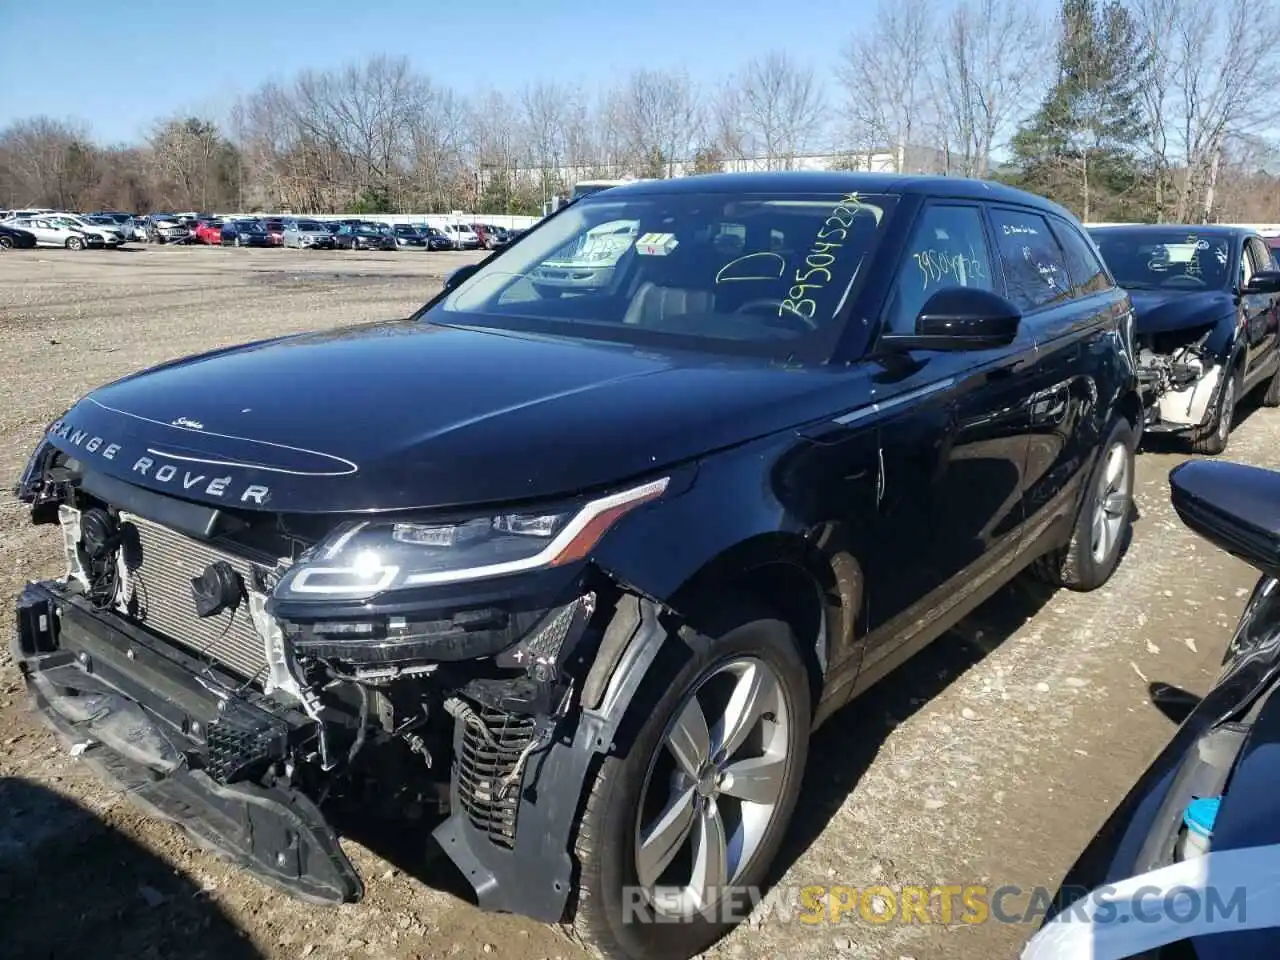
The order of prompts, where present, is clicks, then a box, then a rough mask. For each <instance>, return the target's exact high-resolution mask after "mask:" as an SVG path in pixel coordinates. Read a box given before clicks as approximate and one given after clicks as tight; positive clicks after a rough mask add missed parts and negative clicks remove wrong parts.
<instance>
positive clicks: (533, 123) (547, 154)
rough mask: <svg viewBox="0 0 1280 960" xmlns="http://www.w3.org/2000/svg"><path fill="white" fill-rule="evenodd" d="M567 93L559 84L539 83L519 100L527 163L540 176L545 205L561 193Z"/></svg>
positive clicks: (526, 90) (527, 89) (528, 88)
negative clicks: (551, 197) (553, 196)
mask: <svg viewBox="0 0 1280 960" xmlns="http://www.w3.org/2000/svg"><path fill="white" fill-rule="evenodd" d="M567 101H568V96H567V94H566V91H564V90H563V89H561V87H560V86H559V85H558V84H553V83H538V84H534V85H532V86H529V87H526V88H525V90H524V93H523V94H522V95H521V97H520V113H521V117H520V119H521V125H522V127H523V129H524V132H525V145H526V149H527V150H528V155H527V160H528V162H529V164H530V166H532V167H534V168H535V169H537V171H538V174H539V181H540V184H539V189H540V191H541V193H542V200H543V201H544V202H545V201H546V200H547V199H548V198H549V197H550V196H551V195H552V194H553V193H555V192H557V191H558V190H559V189H560V169H561V167H562V166H563V165H564V156H565V142H564V133H565V114H566V111H565V104H566V103H567Z"/></svg>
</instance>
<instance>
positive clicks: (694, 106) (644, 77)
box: [607, 70, 703, 177]
mask: <svg viewBox="0 0 1280 960" xmlns="http://www.w3.org/2000/svg"><path fill="white" fill-rule="evenodd" d="M607 109H608V110H609V111H610V112H611V113H612V114H613V119H614V121H615V122H616V123H617V124H618V127H619V131H620V132H621V134H622V138H623V142H624V143H625V144H626V152H627V155H628V156H627V159H628V161H629V163H630V165H631V167H632V168H633V169H634V170H635V171H636V172H638V173H643V174H645V175H646V176H659V177H670V176H674V174H675V172H676V163H677V162H678V161H684V160H688V159H690V158H691V157H692V155H693V152H694V150H695V149H696V148H697V145H698V141H699V139H700V137H701V132H702V123H703V116H702V110H701V108H700V104H699V100H698V96H697V94H696V92H695V90H694V88H693V84H692V82H691V81H690V79H689V77H688V75H687V74H683V73H671V72H668V71H658V70H637V71H636V72H635V73H633V74H631V76H630V77H628V78H627V80H626V81H624V82H623V84H622V86H621V87H620V88H619V89H618V90H616V91H615V92H614V93H613V94H612V96H611V97H610V102H609V106H608V108H607Z"/></svg>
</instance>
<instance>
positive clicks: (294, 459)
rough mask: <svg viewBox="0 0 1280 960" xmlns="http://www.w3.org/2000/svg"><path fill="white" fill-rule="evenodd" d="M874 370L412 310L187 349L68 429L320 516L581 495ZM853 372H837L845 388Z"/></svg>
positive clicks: (64, 437) (809, 408)
mask: <svg viewBox="0 0 1280 960" xmlns="http://www.w3.org/2000/svg"><path fill="white" fill-rule="evenodd" d="M858 377H859V375H858V374H855V373H851V372H849V371H847V370H845V371H842V372H840V373H839V374H838V375H837V374H835V372H833V371H831V370H827V369H825V368H810V369H796V368H791V369H784V368H781V367H778V366H775V365H771V364H769V363H767V362H764V361H755V360H751V361H739V360H728V359H719V358H712V357H708V356H705V355H699V354H692V353H684V354H675V353H671V354H667V353H654V352H643V351H640V350H637V349H635V348H633V347H628V346H620V345H605V344H594V343H586V342H582V341H570V340H561V339H552V338H536V337H531V336H523V335H515V334H508V333H499V332H485V331H477V330H474V329H462V328H456V327H444V326H437V325H434V324H428V323H422V322H414V321H408V320H405V321H396V322H392V323H381V324H374V325H364V326H360V327H351V328H346V329H343V330H336V331H329V332H323V333H315V334H304V335H301V336H295V337H289V338H283V339H278V340H271V341H265V342H261V343H256V344H249V345H245V346H242V347H235V348H231V349H228V350H223V351H217V352H214V353H211V354H204V355H201V356H197V357H192V358H188V359H186V360H180V361H175V362H173V363H170V364H167V365H165V366H162V367H157V368H154V369H152V370H150V371H146V372H143V373H140V374H135V375H134V376H132V377H129V378H126V379H124V380H120V381H117V382H115V383H113V384H110V385H108V386H106V387H103V388H101V389H99V390H97V391H95V392H93V393H91V394H90V395H88V396H87V397H85V398H84V399H83V400H81V401H80V402H79V403H77V404H76V405H75V406H74V407H73V408H72V409H71V410H69V411H68V412H67V414H66V415H65V416H64V418H63V419H62V420H61V421H59V422H58V423H56V424H54V425H53V426H52V427H51V428H50V439H51V441H52V442H53V443H54V444H55V446H57V447H59V448H60V449H62V450H65V451H68V452H72V453H73V454H74V455H75V456H76V457H77V458H79V459H80V460H81V461H82V462H83V463H84V464H85V465H86V466H87V467H88V468H89V469H96V470H99V471H102V472H104V473H107V474H110V475H112V476H115V477H117V478H119V479H122V480H126V481H128V482H131V483H135V484H138V485H140V486H144V487H148V488H150V489H154V490H161V491H164V492H167V493H171V494H173V495H176V496H180V497H184V498H186V499H189V500H195V501H198V502H202V503H210V504H216V505H223V506H229V507H232V506H234V507H240V508H245V509H269V510H277V511H282V512H296V513H319V512H344V511H366V510H388V509H406V508H416V507H423V508H430V507H449V506H459V505H465V504H479V503H491V502H519V501H525V500H535V499H541V498H552V497H559V496H570V495H573V494H576V493H578V492H581V491H589V490H595V489H599V488H603V487H607V486H609V485H612V484H615V483H620V482H623V481H626V480H629V479H631V478H633V477H639V476H643V475H646V474H650V473H652V472H653V471H656V470H660V469H662V468H664V467H666V466H669V465H671V464H674V463H677V462H680V461H685V460H689V459H691V458H695V457H697V456H699V455H701V454H704V453H707V452H710V451H712V450H715V449H717V448H723V447H727V446H731V445H734V444H737V443H740V442H744V441H746V440H749V439H752V438H754V437H758V436H763V435H765V434H768V433H772V432H775V431H777V430H781V429H785V428H787V427H789V426H794V425H797V424H800V423H803V422H805V421H807V420H812V419H817V418H820V417H822V416H824V415H826V414H827V413H829V412H830V409H831V403H832V402H833V401H832V400H831V398H830V391H831V390H832V389H833V388H838V389H839V390H840V396H841V405H842V406H846V407H847V406H853V405H854V404H855V402H856V399H857V398H856V396H855V395H856V394H857V393H858V391H859V389H862V390H865V391H866V393H867V395H869V392H870V382H869V380H867V381H865V383H864V385H863V386H862V387H859V386H856V385H855V384H854V383H853V382H852V381H856V380H857V379H858ZM837 381H838V387H837Z"/></svg>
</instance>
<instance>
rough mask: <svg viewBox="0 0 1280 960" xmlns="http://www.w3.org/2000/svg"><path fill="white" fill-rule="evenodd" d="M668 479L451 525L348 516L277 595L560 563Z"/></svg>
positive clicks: (361, 590)
mask: <svg viewBox="0 0 1280 960" xmlns="http://www.w3.org/2000/svg"><path fill="white" fill-rule="evenodd" d="M668 481H669V478H667V477H663V478H662V479H661V480H655V481H653V482H651V483H646V484H644V485H643V486H639V487H632V488H631V489H629V490H624V491H622V492H621V493H615V494H612V495H610V496H607V497H601V498H600V499H598V500H592V501H591V502H590V503H588V504H586V505H585V506H582V507H581V508H575V509H572V510H566V511H563V512H536V513H508V514H500V515H496V516H488V517H478V518H476V519H473V520H466V521H463V522H459V523H446V524H442V523H430V522H417V521H404V520H396V521H392V520H354V521H350V522H348V523H344V524H342V525H341V526H339V527H338V528H337V529H336V530H334V532H333V533H332V534H331V535H330V536H329V537H328V538H327V539H326V540H324V541H323V542H321V543H319V544H317V545H316V546H315V547H314V548H312V549H311V550H310V551H308V553H307V554H304V556H303V557H302V559H301V560H299V562H298V563H296V564H294V565H293V566H292V567H290V568H289V570H288V572H287V573H285V575H284V576H283V577H282V578H281V580H280V583H279V585H278V586H277V587H276V589H275V595H276V596H277V597H279V598H290V599H314V600H364V599H367V598H368V597H372V596H373V595H375V594H378V593H381V592H383V591H384V590H395V589H398V588H402V587H422V586H430V585H433V584H442V583H457V582H459V581H463V580H480V579H484V578H486V577H498V576H503V575H506V574H512V573H521V572H524V571H527V570H537V569H540V568H544V567H556V566H562V565H564V564H567V563H572V562H574V561H577V560H581V559H582V558H583V557H585V556H587V554H588V553H590V551H591V549H592V548H593V547H594V546H595V545H596V543H597V542H598V541H599V540H600V538H601V537H602V536H604V534H605V532H606V531H607V530H608V529H609V528H610V527H611V526H612V525H613V524H614V523H616V522H617V521H618V520H619V519H620V518H621V517H622V516H623V515H624V514H626V513H627V512H628V511H630V510H633V509H635V508H636V507H638V506H640V505H641V504H643V503H647V502H649V501H650V500H654V499H657V498H658V497H660V496H661V495H662V493H663V491H665V490H666V489H667V483H668Z"/></svg>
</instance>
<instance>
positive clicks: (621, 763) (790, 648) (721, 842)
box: [573, 604, 811, 960]
mask: <svg viewBox="0 0 1280 960" xmlns="http://www.w3.org/2000/svg"><path fill="white" fill-rule="evenodd" d="M744 609H745V607H744V606H743V605H741V604H733V605H726V607H725V610H724V613H723V614H722V615H720V616H719V617H718V618H716V619H715V620H714V621H712V622H713V623H715V626H714V628H713V629H711V630H708V631H707V635H708V636H710V637H711V638H712V640H711V642H710V643H708V644H707V646H706V648H705V649H703V650H701V651H700V652H699V653H697V654H696V655H695V656H694V657H693V658H692V659H691V660H690V661H689V662H688V663H686V664H685V665H684V666H683V667H682V668H681V669H680V670H679V672H678V673H677V674H676V675H675V676H674V678H667V677H661V678H660V677H658V676H656V675H651V676H650V677H648V678H647V679H646V681H645V683H644V684H642V686H641V689H640V691H639V692H638V693H637V695H636V700H635V701H634V702H633V704H632V707H631V709H632V710H633V711H634V715H635V716H636V717H637V718H643V719H642V720H640V721H639V722H641V723H642V725H641V726H640V729H639V731H638V732H637V734H636V737H635V740H634V742H633V743H632V746H631V749H629V750H625V751H623V752H621V753H620V754H618V755H615V756H611V757H610V758H609V759H607V760H606V761H605V762H604V763H603V765H602V766H601V768H600V771H599V773H598V774H597V775H596V778H595V781H594V783H593V784H592V786H591V789H590V793H589V795H588V799H587V803H586V807H585V810H584V812H583V815H582V820H581V824H580V827H579V831H578V837H577V840H576V843H575V850H576V853H577V857H578V862H579V863H580V864H581V867H582V869H581V873H580V876H579V887H578V898H577V909H576V912H575V914H574V920H573V933H574V935H575V936H576V937H577V939H579V940H581V941H582V942H583V943H584V944H585V945H586V946H588V947H589V948H591V949H594V950H595V951H597V952H598V953H600V954H602V955H603V956H606V957H610V958H619V960H621V958H626V960H677V958H688V957H692V956H694V955H696V954H698V953H701V952H702V951H704V950H705V949H706V948H707V947H709V946H710V945H711V944H713V943H714V942H716V941H717V940H718V939H719V938H720V937H722V936H723V935H724V934H725V933H726V932H728V930H729V929H731V928H732V927H733V926H734V925H735V924H736V923H737V922H738V921H740V920H741V919H744V917H745V915H746V913H747V911H748V910H749V909H750V902H751V901H750V897H749V895H748V893H747V892H748V891H750V890H751V889H752V888H758V887H759V886H760V885H761V884H762V883H763V882H764V880H765V878H766V875H767V871H768V870H769V867H770V866H771V864H772V862H773V859H774V857H775V856H776V854H777V851H778V846H779V845H780V843H781V842H782V839H783V835H784V834H785V832H786V829H787V825H788V823H789V822H790V820H791V814H792V811H793V810H794V808H795V803H796V797H797V795H798V794H799V791H800V782H801V778H802V776H803V773H804V767H805V761H806V759H807V755H808V743H809V726H810V709H811V707H810V692H809V677H808V673H807V671H806V669H805V666H804V663H803V661H802V659H801V657H800V654H799V648H798V646H797V641H796V638H795V635H794V634H793V633H792V631H791V629H790V627H788V626H787V624H785V623H783V622H782V621H781V620H778V619H776V618H773V617H771V616H769V615H767V614H764V615H761V614H750V613H744V612H743V611H744ZM703 629H706V626H704V627H703Z"/></svg>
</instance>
